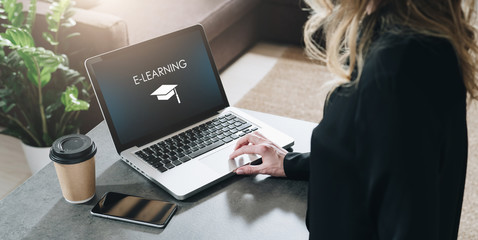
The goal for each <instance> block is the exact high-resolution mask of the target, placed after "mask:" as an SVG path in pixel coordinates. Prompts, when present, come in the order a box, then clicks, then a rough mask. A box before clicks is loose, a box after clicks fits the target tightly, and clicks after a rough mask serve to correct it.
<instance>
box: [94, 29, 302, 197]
mask: <svg viewBox="0 0 478 240" xmlns="http://www.w3.org/2000/svg"><path fill="white" fill-rule="evenodd" d="M85 67H86V69H87V72H88V76H89V78H90V80H91V83H92V86H93V89H94V92H95V94H96V98H97V100H98V102H99V105H100V108H101V112H102V114H103V117H104V119H105V120H106V123H107V125H108V128H109V131H110V133H111V136H112V139H113V142H114V145H115V148H116V150H117V152H118V154H119V155H120V156H121V158H122V160H123V161H125V162H126V163H127V164H129V165H130V166H131V167H132V168H134V169H135V170H136V171H138V172H139V173H141V174H142V175H143V176H145V177H146V178H147V179H149V180H151V181H152V182H154V183H156V184H157V185H159V186H160V187H161V188H163V189H164V190H166V191H167V192H168V193H170V194H171V195H172V196H174V197H175V198H176V199H178V200H184V199H186V198H188V197H190V196H192V195H194V194H195V193H197V192H199V191H201V190H203V189H205V188H207V187H209V186H211V185H213V184H215V183H217V182H219V181H221V180H223V179H225V178H227V177H229V176H232V175H233V171H234V170H235V169H236V168H238V167H240V166H242V165H245V164H249V163H251V162H253V161H256V160H258V159H259V158H260V156H258V155H253V154H249V155H247V154H245V155H242V156H239V157H237V158H235V159H229V155H230V154H231V153H232V152H233V150H234V146H235V144H236V142H237V140H238V139H239V138H240V137H242V136H244V135H245V134H248V133H251V132H254V131H258V132H260V133H261V134H263V135H265V136H266V137H268V138H269V139H270V140H271V141H273V142H274V143H276V144H277V145H279V146H282V147H284V148H289V147H291V146H292V145H293V144H294V140H293V139H292V138H291V137H290V136H287V135H286V134H284V133H282V132H280V131H278V130H276V129H274V128H272V127H270V126H268V125H267V124H265V123H263V122H261V121H259V120H257V119H255V118H253V117H251V116H249V115H248V114H246V113H244V112H242V111H241V110H240V109H237V108H234V107H230V106H229V103H228V100H227V98H226V95H225V92H224V88H223V86H222V83H221V79H220V77H219V74H218V72H217V69H216V65H215V63H214V60H213V58H212V55H211V51H210V49H209V45H208V41H207V39H206V35H205V33H204V29H203V27H202V26H201V25H194V26H191V27H188V28H185V29H182V30H179V31H177V32H173V33H170V34H167V35H164V36H160V37H157V38H154V39H151V40H148V41H145V42H142V43H138V44H135V45H131V46H127V47H124V48H120V49H118V50H114V51H111V52H107V53H104V54H100V55H98V56H95V57H91V58H88V59H86V60H85ZM244 77H247V75H245V76H244Z"/></svg>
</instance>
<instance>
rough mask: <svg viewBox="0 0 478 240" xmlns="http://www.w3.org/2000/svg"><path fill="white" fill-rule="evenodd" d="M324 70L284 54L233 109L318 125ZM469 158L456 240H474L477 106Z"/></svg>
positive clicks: (471, 117)
mask: <svg viewBox="0 0 478 240" xmlns="http://www.w3.org/2000/svg"><path fill="white" fill-rule="evenodd" d="M332 78H333V75H331V74H330V73H328V72H327V69H326V68H325V67H324V66H319V65H317V64H315V63H313V62H311V61H310V60H308V59H307V58H306V56H305V54H304V53H303V50H302V49H300V48H294V47H291V48H289V49H288V50H286V51H285V52H284V54H283V55H282V57H281V58H280V59H279V60H278V61H277V63H276V65H275V66H274V67H273V68H272V69H271V71H270V72H269V73H268V74H267V75H266V76H265V77H264V79H262V80H261V81H260V82H259V83H258V84H257V85H256V86H255V87H254V88H253V89H252V90H251V91H249V92H248V93H247V94H246V95H245V96H244V97H243V98H242V99H241V100H240V101H239V102H238V103H237V104H236V106H237V107H241V108H246V109H250V110H255V111H260V112H266V113H272V114H276V115H280V116H285V117H291V118H296V119H301V120H306V121H311V122H319V121H320V119H321V118H322V108H323V104H324V100H325V97H326V93H327V88H325V87H324V86H323V84H324V83H325V82H326V81H328V80H330V79H332ZM468 136H469V153H468V154H469V157H468V171H467V178H466V187H465V195H464V200H463V210H462V216H461V224H460V231H459V237H458V238H459V239H463V240H464V239H467V240H468V239H473V240H476V239H478V103H477V102H475V103H473V104H472V105H470V106H469V110H468Z"/></svg>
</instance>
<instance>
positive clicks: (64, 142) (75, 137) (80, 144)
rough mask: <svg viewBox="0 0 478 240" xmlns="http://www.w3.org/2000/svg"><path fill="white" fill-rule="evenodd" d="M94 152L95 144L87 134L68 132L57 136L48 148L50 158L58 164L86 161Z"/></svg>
mask: <svg viewBox="0 0 478 240" xmlns="http://www.w3.org/2000/svg"><path fill="white" fill-rule="evenodd" d="M95 154H96V145H95V143H94V142H93V141H91V139H90V138H89V137H88V136H85V135H82V134H70V135H66V136H63V137H60V138H58V139H57V140H55V142H53V145H52V146H51V149H50V159H51V160H52V161H54V162H57V163H60V164H75V163H80V162H83V161H86V160H88V159H90V158H92V157H93V156H94V155H95Z"/></svg>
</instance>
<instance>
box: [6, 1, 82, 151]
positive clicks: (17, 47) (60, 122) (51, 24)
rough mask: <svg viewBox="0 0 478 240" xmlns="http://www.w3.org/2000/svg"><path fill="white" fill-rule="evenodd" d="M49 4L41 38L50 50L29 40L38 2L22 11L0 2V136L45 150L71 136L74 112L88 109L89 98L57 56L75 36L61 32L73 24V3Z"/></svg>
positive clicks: (79, 77) (16, 4)
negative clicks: (46, 28)
mask: <svg viewBox="0 0 478 240" xmlns="http://www.w3.org/2000/svg"><path fill="white" fill-rule="evenodd" d="M25 2H27V1H24V3H25ZM49 2H50V13H48V14H47V16H46V20H47V22H46V24H47V25H48V31H46V32H45V33H43V35H42V37H43V38H44V39H45V40H46V41H47V43H49V44H47V45H46V46H45V47H47V48H49V49H51V50H48V49H45V48H42V47H38V46H37V44H38V43H37V44H35V40H38V39H34V38H33V36H32V28H33V27H34V24H35V20H36V17H35V16H36V4H37V0H30V4H29V7H28V12H27V13H25V12H23V5H22V3H20V1H19V0H0V19H2V22H3V23H4V24H2V25H1V26H2V28H1V29H0V124H1V125H2V126H5V127H6V129H5V130H4V131H3V133H4V134H8V135H11V136H15V137H18V138H20V139H21V140H22V141H23V142H25V143H27V144H31V145H33V146H50V145H51V143H52V140H54V139H56V138H57V137H60V136H62V135H64V134H69V133H73V132H76V131H77V130H78V127H79V125H80V121H78V116H79V114H80V112H79V111H84V110H88V109H89V103H88V102H89V99H90V97H91V96H90V93H89V90H90V87H91V86H90V85H89V83H88V82H87V81H85V78H84V77H83V76H82V75H81V74H80V73H79V72H78V71H76V70H73V69H70V68H69V67H68V66H69V63H68V57H67V56H66V55H65V54H61V53H62V51H63V48H62V47H63V46H68V44H67V40H68V39H70V38H72V37H75V36H78V35H79V33H75V32H71V31H64V29H66V28H69V27H72V26H75V24H76V22H75V21H74V19H73V18H72V17H73V15H74V11H73V10H72V2H73V1H72V0H71V1H70V0H49ZM25 4H26V3H25ZM64 43H65V45H63V44H64ZM79 98H81V99H84V100H80V99H79ZM63 106H64V108H63Z"/></svg>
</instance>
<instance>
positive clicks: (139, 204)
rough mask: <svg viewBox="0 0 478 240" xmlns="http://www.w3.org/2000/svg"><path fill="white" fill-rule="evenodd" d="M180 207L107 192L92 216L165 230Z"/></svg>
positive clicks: (94, 208) (95, 207) (92, 211)
mask: <svg viewBox="0 0 478 240" xmlns="http://www.w3.org/2000/svg"><path fill="white" fill-rule="evenodd" d="M177 208H178V206H177V205H176V204H174V203H171V202H165V201H160V200H151V199H145V198H142V197H137V196H131V195H127V194H123V193H117V192H107V193H106V194H105V195H103V197H102V198H101V199H100V200H99V201H98V203H97V204H96V205H95V206H94V207H93V209H91V214H92V215H94V216H98V217H104V218H110V219H115V220H120V221H125V222H131V223H137V224H142V225H146V226H151V227H157V228H164V227H165V226H166V224H167V223H168V221H169V219H171V217H172V216H173V214H174V212H175V211H176V209H177Z"/></svg>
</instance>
